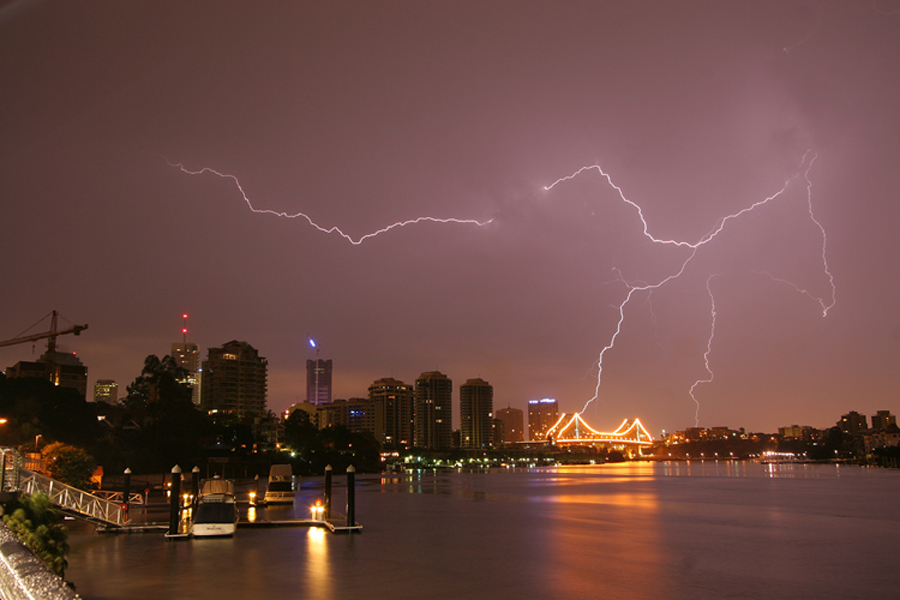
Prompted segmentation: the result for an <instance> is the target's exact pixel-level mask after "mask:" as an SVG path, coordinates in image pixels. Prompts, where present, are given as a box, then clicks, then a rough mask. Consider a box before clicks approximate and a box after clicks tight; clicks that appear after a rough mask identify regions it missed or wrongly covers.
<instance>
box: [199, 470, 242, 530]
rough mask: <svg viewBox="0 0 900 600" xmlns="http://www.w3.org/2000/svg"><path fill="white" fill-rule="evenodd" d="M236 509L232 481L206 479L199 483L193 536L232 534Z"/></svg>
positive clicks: (235, 524) (234, 527)
mask: <svg viewBox="0 0 900 600" xmlns="http://www.w3.org/2000/svg"><path fill="white" fill-rule="evenodd" d="M237 521H238V511H237V504H236V503H235V501H234V482H233V481H229V480H227V479H219V478H218V477H216V478H214V479H206V480H204V481H203V482H202V483H201V484H200V494H199V496H198V498H197V508H196V512H195V513H194V525H193V527H192V528H191V533H192V534H193V536H194V537H225V536H232V535H234V531H235V529H236V528H237Z"/></svg>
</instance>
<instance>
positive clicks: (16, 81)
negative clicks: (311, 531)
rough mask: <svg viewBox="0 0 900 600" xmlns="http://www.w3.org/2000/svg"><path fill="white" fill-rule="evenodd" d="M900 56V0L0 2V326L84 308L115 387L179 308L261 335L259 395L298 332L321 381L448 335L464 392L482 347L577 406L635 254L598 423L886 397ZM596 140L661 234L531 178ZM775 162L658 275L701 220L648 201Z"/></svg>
mask: <svg viewBox="0 0 900 600" xmlns="http://www.w3.org/2000/svg"><path fill="white" fill-rule="evenodd" d="M898 57H900V1H897V0H876V1H875V2H874V3H872V2H865V1H859V2H857V1H853V2H789V1H782V0H779V1H774V2H685V1H683V0H678V1H674V2H657V1H653V2H613V1H606V2H601V1H594V2H526V1H517V2H489V1H488V2H485V1H477V2H466V1H453V2H439V1H434V2H328V3H322V2H294V3H278V6H271V5H267V6H266V7H265V8H264V9H263V8H262V7H261V5H259V4H258V3H249V2H248V3H243V4H242V5H237V3H221V2H190V3H184V2H161V1H156V2H142V3H135V2H118V1H117V2H51V1H46V2H26V1H15V2H7V3H4V4H3V5H2V8H0V81H2V82H3V84H2V85H3V93H2V94H0V103H2V105H0V140H2V142H0V152H2V154H0V185H2V208H3V211H2V218H0V223H2V225H0V257H2V262H3V275H2V282H3V284H2V288H3V293H2V294H0V312H2V318H0V338H2V339H7V338H12V337H15V336H17V335H18V334H20V333H22V332H23V331H24V330H25V329H26V328H28V327H29V326H30V325H31V324H32V323H34V322H36V321H37V320H38V319H40V318H41V317H42V316H44V315H45V314H47V313H49V312H50V311H51V310H53V309H57V310H59V311H60V313H61V314H62V315H63V316H64V317H65V318H66V319H68V321H69V322H72V323H78V324H81V323H88V324H89V326H90V328H89V330H88V331H86V332H84V333H83V334H82V335H81V336H80V337H72V336H66V337H62V338H60V340H59V342H60V345H61V347H62V348H63V349H65V350H71V351H76V352H77V353H78V355H79V356H80V357H81V359H82V360H83V361H84V363H85V364H86V365H87V366H88V368H89V383H90V384H92V383H93V381H94V380H95V379H98V378H100V379H103V378H112V379H116V380H117V381H119V383H120V386H121V388H120V389H121V391H124V387H125V385H127V384H128V383H130V382H131V381H132V380H133V379H134V378H135V377H136V376H137V375H138V374H139V372H140V370H141V367H142V365H143V359H144V357H145V356H147V355H148V354H157V355H160V356H162V355H164V354H166V353H168V352H169V346H170V344H171V343H172V342H178V341H180V340H181V315H182V313H185V312H186V313H188V314H189V315H190V321H189V329H190V332H189V341H193V342H196V343H198V344H199V345H200V346H201V349H202V353H203V356H204V357H205V355H206V348H208V347H210V346H218V345H221V344H223V343H225V342H228V341H229V340H232V339H238V340H245V341H247V342H249V343H250V344H251V345H253V346H254V347H256V348H257V349H258V350H259V351H260V354H261V355H262V356H264V357H266V358H267V359H268V361H269V399H268V404H269V407H270V408H271V409H272V410H274V411H276V412H277V411H280V410H283V409H284V408H286V407H287V406H289V405H290V404H291V403H293V402H296V401H299V400H303V399H304V398H305V361H306V359H307V358H314V357H315V354H314V351H312V350H311V349H310V347H309V345H308V342H307V339H308V338H307V336H312V337H313V338H315V339H316V341H317V342H318V343H319V345H320V356H321V357H322V358H331V359H333V360H334V386H335V397H339V398H342V397H343V398H345V397H352V396H365V395H366V390H367V387H368V385H369V384H370V383H371V382H372V381H373V380H375V379H379V378H382V377H396V378H398V379H401V380H404V381H406V382H407V383H413V381H414V380H415V378H416V377H417V376H418V375H419V374H420V373H422V372H424V371H432V370H440V371H442V372H444V373H446V374H447V375H448V376H449V377H450V378H452V379H453V381H454V403H457V402H458V396H457V394H458V386H459V384H461V383H464V382H465V380H466V379H468V378H474V377H481V378H484V379H485V380H487V381H489V382H490V383H491V384H493V386H494V398H495V400H494V402H495V407H496V408H500V407H506V406H507V405H511V406H513V407H518V408H523V409H524V408H526V403H527V401H528V400H529V399H534V398H543V397H555V398H558V399H559V401H560V408H561V409H562V410H565V411H570V412H571V411H576V410H580V409H581V408H582V407H583V406H584V404H585V403H586V402H587V401H588V400H589V399H591V398H592V397H593V396H594V392H595V388H596V387H597V383H598V379H597V375H598V368H597V363H598V357H599V356H600V354H601V352H602V351H603V349H604V348H605V347H606V346H608V345H609V344H610V343H611V341H612V339H613V336H614V334H615V333H616V331H617V327H619V317H620V313H619V306H620V305H621V304H622V303H623V302H624V301H625V299H626V297H627V295H628V292H629V288H628V286H627V284H626V283H625V282H628V284H630V285H631V286H653V287H654V289H652V290H644V291H642V290H636V291H635V292H634V293H633V294H632V297H631V299H630V300H629V302H628V303H627V305H626V306H625V309H624V319H623V320H622V322H621V329H620V331H619V334H618V336H617V337H616V338H615V346H614V347H613V348H611V349H610V350H608V351H606V352H605V353H604V355H603V361H602V363H603V371H602V379H601V381H600V385H599V389H598V391H599V394H598V397H597V399H596V400H594V401H593V402H591V403H590V405H589V406H588V408H587V410H586V411H585V413H584V414H585V417H586V419H587V420H588V421H589V422H590V423H591V424H592V425H594V426H595V427H598V428H600V429H605V430H610V429H614V428H615V427H616V426H617V425H618V424H619V422H620V421H621V420H622V419H624V418H626V417H635V416H637V417H640V418H641V419H642V421H643V422H644V423H645V425H646V426H647V428H648V429H649V430H650V431H651V432H652V433H653V434H654V435H658V434H659V432H660V430H663V429H665V430H668V431H672V430H675V429H683V428H685V427H691V426H694V425H695V424H699V425H700V426H702V427H712V426H723V425H724V426H729V427H732V428H737V427H746V428H747V429H749V430H762V431H774V430H776V429H777V428H778V427H779V426H784V425H790V424H795V423H796V424H801V425H812V426H815V427H829V426H831V425H833V424H834V423H835V422H836V421H837V420H838V419H839V417H840V415H841V414H843V413H846V412H847V411H849V410H858V411H860V412H862V413H864V414H866V415H872V414H874V412H875V411H876V410H879V409H889V410H892V411H893V412H895V413H896V412H898V411H900V403H898V384H900V368H898V351H900V319H898V316H897V308H898V303H897V298H898V291H900V289H898V288H900V277H898V256H900V252H898V249H900V235H897V232H896V230H897V225H898V222H900V218H898V217H900V214H898V213H900V203H898V189H900V165H898V157H900V103H898V97H900V58H898ZM179 163H180V164H182V165H184V167H185V169H187V170H190V171H200V170H202V169H204V168H209V169H215V170H216V171H218V172H220V173H223V174H229V175H232V176H234V177H235V178H237V180H238V181H239V182H240V186H241V188H242V189H243V193H245V194H246V196H247V199H249V201H250V203H252V207H253V208H255V209H257V210H269V211H274V212H279V213H286V214H291V215H294V214H297V213H303V214H305V215H307V216H308V217H309V218H310V219H311V220H312V221H314V222H315V223H316V224H318V225H319V226H321V227H323V228H326V229H328V228H332V227H339V228H340V230H341V231H343V232H345V233H346V234H347V235H348V236H350V237H351V238H353V239H354V240H358V239H359V238H361V237H362V236H365V235H367V234H370V233H372V232H375V231H377V230H379V229H382V228H384V227H387V226H389V225H391V224H392V223H395V222H400V221H407V220H411V219H416V218H418V217H425V216H428V217H435V218H440V219H447V218H455V219H471V220H477V221H479V222H488V221H490V223H488V224H486V225H484V226H479V225H476V224H471V223H469V224H464V223H463V224H460V223H435V222H420V223H417V224H411V225H408V226H405V227H401V228H395V229H392V230H390V231H387V232H385V233H382V234H379V235H377V236H374V237H370V238H367V239H366V240H365V241H363V242H362V243H360V244H358V245H355V244H353V243H351V242H349V241H347V239H344V238H342V237H341V236H340V235H338V234H337V233H331V234H328V233H323V232H321V231H319V230H317V229H315V228H314V227H312V226H311V225H310V224H309V223H308V222H307V221H306V220H305V219H303V217H297V218H283V217H278V216H275V215H273V214H266V213H254V212H253V211H252V210H251V205H250V204H248V203H247V202H246V201H245V199H244V197H243V196H242V193H241V189H240V188H239V187H238V186H237V185H236V181H235V180H234V179H231V178H223V177H219V176H217V175H215V174H213V173H211V172H208V171H207V172H205V173H203V174H199V175H190V174H187V173H185V172H183V171H182V170H181V169H179V168H178V167H173V166H171V164H179ZM589 165H598V166H599V167H600V168H602V170H603V171H604V172H605V173H607V174H608V175H609V177H610V178H611V181H612V183H613V184H615V185H616V186H618V187H619V188H620V189H621V190H622V193H623V194H624V196H625V197H626V198H628V200H631V201H632V202H634V203H636V204H637V205H639V206H640V208H641V211H642V213H643V216H644V218H645V219H646V222H647V226H648V228H647V234H648V235H645V234H644V225H643V224H642V223H641V218H640V215H639V213H638V211H637V210H636V208H635V207H633V206H631V205H629V204H627V203H626V202H624V201H623V200H622V198H621V197H620V196H619V194H618V192H617V191H616V189H615V188H613V187H611V185H610V184H609V183H607V181H606V180H605V179H604V178H603V177H602V176H601V175H600V173H599V171H598V170H596V169H594V170H587V171H585V172H582V173H581V174H580V175H578V176H577V177H575V178H573V179H571V180H568V181H565V182H562V183H560V184H558V185H557V186H555V187H553V188H552V189H551V190H549V191H547V190H545V186H549V185H550V184H552V183H553V182H554V181H556V180H558V179H560V178H562V177H566V176H568V175H571V174H572V173H574V172H575V171H577V170H578V169H580V168H581V167H583V166H589ZM786 183H787V187H786V188H785V184H786ZM782 188H785V189H784V191H783V193H781V194H780V195H778V196H777V197H776V198H773V199H772V200H770V201H769V202H768V203H765V204H761V205H759V206H757V207H755V208H753V210H750V211H748V212H744V213H743V214H741V215H740V216H739V217H736V218H734V219H729V220H726V221H725V224H724V226H723V227H722V229H721V231H720V232H719V233H718V235H716V236H715V237H714V238H713V239H711V240H710V241H709V242H708V243H705V244H703V245H702V246H699V247H698V248H697V251H696V254H695V255H694V257H693V259H692V260H690V261H689V262H688V263H687V266H686V267H685V268H684V270H683V272H682V273H681V275H680V276H679V277H677V278H675V279H671V280H668V281H666V282H665V283H664V284H662V285H657V284H660V283H661V282H663V281H664V280H666V278H668V277H670V276H672V275H676V274H677V273H679V272H680V269H681V267H682V266H683V265H684V264H685V261H686V260H687V258H688V257H689V255H690V254H691V250H690V248H688V247H686V246H676V245H673V244H661V243H654V241H653V240H652V239H651V236H652V237H653V238H656V239H658V240H673V241H682V242H686V243H689V244H697V242H699V241H701V240H702V239H704V236H707V234H709V233H710V232H712V231H714V230H716V229H717V227H718V226H719V225H720V224H721V223H722V219H724V218H726V217H728V216H729V215H735V214H737V213H739V212H740V211H742V210H743V209H746V208H748V207H751V206H752V205H754V203H757V202H760V201H762V200H765V199H766V198H768V197H771V196H773V195H775V194H777V193H778V192H779V191H780V190H782ZM810 208H811V210H812V212H810ZM819 225H821V228H820V227H819ZM823 229H824V232H825V236H823ZM823 250H824V256H823ZM832 278H833V287H832ZM713 302H714V306H715V322H714V325H715V329H714V333H715V335H714V336H713V339H712V343H711V345H710V347H709V348H710V352H708V353H707V344H708V342H709V339H710V333H711V331H713V330H712V326H713V319H712V309H713ZM832 304H833V306H831V305H832ZM824 307H830V310H828V312H827V316H824V317H823V308H824ZM38 329H40V328H38ZM42 347H43V346H42V344H41V343H38V344H37V346H36V348H35V349H34V350H32V347H31V344H27V345H20V346H15V347H7V348H2V349H0V367H6V366H9V365H12V364H14V363H15V362H16V361H17V360H31V359H33V358H36V357H37V356H38V355H39V354H40V352H41V350H42ZM707 359H708V363H709V368H710V369H711V371H712V375H711V374H710V372H709V371H707V368H706V360H707ZM709 379H712V381H710V382H707V383H702V384H700V385H698V386H696V388H695V389H694V395H695V397H696V400H697V403H695V401H694V399H693V398H692V397H691V387H692V386H693V385H694V383H695V382H696V381H698V380H709ZM454 426H455V427H458V426H459V421H458V419H456V420H455V423H454Z"/></svg>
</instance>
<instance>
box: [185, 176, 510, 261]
mask: <svg viewBox="0 0 900 600" xmlns="http://www.w3.org/2000/svg"><path fill="white" fill-rule="evenodd" d="M167 162H168V161H167ZM169 166H171V167H177V168H179V169H181V172H182V173H186V174H188V175H203V174H204V173H212V174H213V175H216V176H218V177H221V178H222V179H230V180H231V181H233V182H234V185H235V187H236V188H237V189H238V191H239V192H240V194H241V197H242V198H243V199H244V202H245V203H246V204H247V207H248V208H249V209H250V211H251V212H254V213H256V214H265V215H273V216H276V217H282V218H285V219H298V218H299V219H303V220H305V221H306V222H307V223H309V224H310V225H311V226H312V227H314V228H316V229H318V230H319V231H321V232H322V233H328V234H332V233H336V234H337V235H339V236H341V237H342V238H344V239H345V240H347V241H348V242H350V243H351V244H353V245H354V246H358V245H360V244H362V243H363V242H364V241H366V240H368V239H370V238H373V237H375V236H377V235H381V234H382V233H386V232H388V231H390V230H392V229H396V228H398V227H406V226H407V225H414V224H416V223H425V222H430V223H457V224H462V225H477V226H478V227H484V226H485V225H488V224H489V223H491V222H492V221H493V219H489V220H487V221H477V220H475V219H455V218H452V217H450V218H439V217H417V218H415V219H409V220H406V221H398V222H396V223H392V224H390V225H388V226H387V227H382V228H381V229H379V230H377V231H373V232H372V233H367V234H365V235H363V236H361V237H359V238H357V239H353V237H351V236H350V235H348V234H346V233H344V232H343V231H341V229H340V228H339V227H337V226H334V227H323V226H322V225H319V224H318V223H316V222H315V221H313V220H312V217H310V216H309V215H307V214H306V213H302V212H298V213H294V214H291V213H287V212H281V211H277V210H269V209H264V208H256V207H254V206H253V203H252V202H251V201H250V198H249V197H248V196H247V193H246V192H245V191H244V188H243V187H242V186H241V182H240V181H238V178H237V177H235V176H234V175H229V174H228V173H221V172H219V171H216V170H215V169H211V168H209V167H204V168H202V169H200V170H199V171H191V170H190V169H187V168H185V166H184V165H183V164H182V163H172V162H169Z"/></svg>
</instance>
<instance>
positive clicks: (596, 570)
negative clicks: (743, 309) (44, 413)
mask: <svg viewBox="0 0 900 600" xmlns="http://www.w3.org/2000/svg"><path fill="white" fill-rule="evenodd" d="M341 479H342V478H340V477H336V478H335V480H336V482H335V483H336V484H337V485H336V486H335V495H334V504H335V505H336V506H341V505H342V503H343V502H344V501H345V492H346V490H345V489H342V488H341V487H340V484H341V483H342V481H340V480H341ZM321 493H322V481H321V479H315V480H307V479H304V480H303V481H302V482H301V489H300V491H298V493H297V499H296V501H295V503H294V505H293V506H292V507H280V508H275V507H271V508H268V509H260V510H259V511H258V512H257V517H258V518H261V519H271V520H274V519H282V518H289V517H296V518H307V517H308V515H309V511H308V507H309V506H310V505H311V504H312V502H313V501H314V499H315V498H317V497H321ZM356 498H357V506H356V517H357V521H359V522H360V523H362V524H363V526H364V531H363V532H362V533H360V534H355V535H336V534H331V533H327V532H325V531H324V530H321V529H308V528H276V529H244V528H241V529H238V531H237V534H236V535H235V536H234V537H233V538H228V539H197V540H190V541H178V542H169V541H165V539H164V538H163V536H162V534H161V533H142V534H129V535H112V534H96V533H94V531H93V527H92V526H90V525H88V524H86V523H80V522H75V523H72V524H71V525H70V534H69V543H70V546H71V550H70V553H69V568H68V571H67V573H66V576H67V579H69V580H70V581H72V582H74V583H75V585H76V586H77V591H78V592H79V594H81V596H83V597H84V598H87V599H96V600H99V599H112V598H116V599H124V598H129V599H145V598H147V599H152V598H167V599H168V598H192V599H210V600H222V599H232V598H233V599H242V600H252V599H257V598H266V599H278V600H280V599H296V598H322V599H330V598H336V599H366V598H368V599H381V598H385V599H387V598H392V599H394V598H396V599H415V598H428V599H434V600H440V599H448V600H449V599H469V600H478V599H491V600H496V599H501V598H513V599H531V598H535V599H537V598H541V599H544V598H560V599H568V598H573V599H577V598H591V599H600V600H606V599H649V600H657V599H659V600H662V599H691V598H698V599H706V598H709V599H713V598H715V599H719V598H754V599H756V598H816V599H829V598H835V599H842V600H843V599H847V598H885V599H888V598H890V599H896V598H900V569H898V564H900V561H898V553H897V549H898V543H900V511H898V508H900V471H891V470H884V469H866V468H860V467H849V466H835V465H804V464H784V465H761V464H758V463H750V462H705V463H697V462H694V463H625V464H619V465H598V466H583V467H580V466H579V467H570V466H567V467H554V468H543V469H535V470H509V471H507V470H499V471H488V472H437V473H435V472H431V471H427V472H418V473H404V474H400V475H385V476H358V477H357V492H356ZM341 508H342V506H341ZM154 520H159V521H166V520H167V516H166V513H164V512H160V513H159V514H158V515H157V516H156V517H155V518H154Z"/></svg>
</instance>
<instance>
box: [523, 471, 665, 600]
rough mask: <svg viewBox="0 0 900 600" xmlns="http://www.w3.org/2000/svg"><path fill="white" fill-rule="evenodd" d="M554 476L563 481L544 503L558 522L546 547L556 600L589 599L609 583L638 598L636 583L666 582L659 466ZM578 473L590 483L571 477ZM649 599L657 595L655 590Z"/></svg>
mask: <svg viewBox="0 0 900 600" xmlns="http://www.w3.org/2000/svg"><path fill="white" fill-rule="evenodd" d="M554 471H557V472H558V473H559V475H560V476H561V477H559V478H558V479H560V480H561V481H557V483H556V485H557V486H558V487H557V492H556V493H549V494H546V495H543V496H541V497H540V498H539V499H537V501H538V502H539V503H540V504H541V506H542V508H543V509H544V510H543V515H544V517H546V518H548V519H550V520H551V521H552V523H553V526H552V527H550V528H548V529H547V531H548V532H549V534H548V535H549V537H548V538H547V540H546V546H545V547H546V549H547V555H548V556H547V558H548V559H549V560H551V561H552V562H553V564H554V570H553V576H552V578H553V586H554V596H555V597H558V598H581V597H587V596H588V595H590V594H591V593H596V590H597V589H598V585H600V584H601V583H602V589H603V590H604V591H606V592H608V593H609V595H610V596H612V597H622V598H627V597H635V596H634V589H629V588H630V586H633V585H634V584H635V582H649V581H658V580H659V573H660V572H661V571H662V570H665V568H666V558H665V557H664V556H663V555H662V551H661V548H663V547H664V545H663V544H662V543H661V541H662V526H663V523H662V516H661V510H662V508H661V503H660V499H659V496H658V492H657V488H656V485H655V484H654V482H653V477H652V476H651V475H652V472H653V465H651V464H640V463H637V464H635V463H631V464H629V465H623V466H619V465H597V466H595V467H590V466H583V467H582V466H575V467H560V468H558V469H554ZM571 473H579V474H583V475H589V477H576V478H571V480H570V479H569V478H567V477H565V475H567V474H571ZM542 489H545V490H546V489H547V488H542ZM586 507H587V508H586ZM591 507H594V508H593V509H592V508H591ZM573 548H577V549H578V550H577V551H576V552H573V551H572V550H573ZM612 565H615V566H614V567H612ZM648 597H657V596H656V595H655V591H654V592H651V593H649V595H648Z"/></svg>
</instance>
